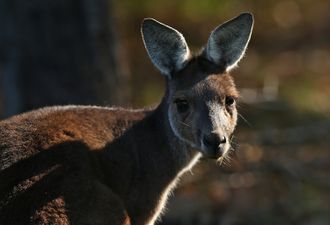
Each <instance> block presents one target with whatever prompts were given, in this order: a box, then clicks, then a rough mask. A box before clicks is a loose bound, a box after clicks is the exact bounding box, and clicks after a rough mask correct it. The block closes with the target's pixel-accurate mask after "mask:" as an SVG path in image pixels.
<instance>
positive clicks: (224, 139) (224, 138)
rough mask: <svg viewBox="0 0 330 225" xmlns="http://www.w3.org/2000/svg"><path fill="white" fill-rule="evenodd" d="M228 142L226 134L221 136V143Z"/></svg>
mask: <svg viewBox="0 0 330 225" xmlns="http://www.w3.org/2000/svg"><path fill="white" fill-rule="evenodd" d="M226 142H227V138H226V137H225V136H220V144H225V143H226Z"/></svg>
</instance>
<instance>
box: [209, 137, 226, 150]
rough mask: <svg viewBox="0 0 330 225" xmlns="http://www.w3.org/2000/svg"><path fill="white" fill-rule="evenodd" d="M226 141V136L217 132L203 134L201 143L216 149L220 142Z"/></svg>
mask: <svg viewBox="0 0 330 225" xmlns="http://www.w3.org/2000/svg"><path fill="white" fill-rule="evenodd" d="M226 142H227V138H226V137H225V136H224V135H218V134H213V133H212V134H209V135H204V137H203V143H204V145H205V146H207V147H208V148H212V149H218V148H219V146H220V145H221V144H225V143H226Z"/></svg>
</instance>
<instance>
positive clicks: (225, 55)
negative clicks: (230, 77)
mask: <svg viewBox="0 0 330 225" xmlns="http://www.w3.org/2000/svg"><path fill="white" fill-rule="evenodd" d="M252 29H253V16H252V14H250V13H242V14H240V15H239V16H237V17H235V18H234V19H232V20H229V21H227V22H226V23H223V24H221V25H220V26H218V27H217V28H215V29H214V30H213V31H212V33H211V35H210V37H209V40H208V42H207V45H206V48H205V50H204V54H206V57H207V59H209V60H210V61H211V62H213V63H215V64H216V65H219V66H223V67H224V69H225V71H230V70H231V69H232V68H234V67H235V66H236V65H237V63H238V62H239V61H240V60H241V58H242V57H243V56H244V53H245V50H246V47H247V45H248V43H249V40H250V37H251V33H252Z"/></svg>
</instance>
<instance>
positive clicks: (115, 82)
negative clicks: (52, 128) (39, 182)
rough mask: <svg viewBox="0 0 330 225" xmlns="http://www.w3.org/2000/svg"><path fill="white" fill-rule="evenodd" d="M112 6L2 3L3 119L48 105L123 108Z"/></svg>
mask: <svg viewBox="0 0 330 225" xmlns="http://www.w3.org/2000/svg"><path fill="white" fill-rule="evenodd" d="M110 3H111V1H110V0H56V1H54V0H29V1H25V0H0V31H1V32H0V76H1V77H0V78H1V84H2V87H1V89H2V96H1V97H2V99H3V110H4V111H3V112H2V113H3V115H4V116H9V115H13V114H16V113H20V112H23V111H27V110H31V109H35V108H38V107H42V106H49V105H63V104H93V105H95V104H96V105H104V104H119V103H121V102H122V101H123V97H124V95H123V94H121V93H123V91H122V90H123V86H122V85H123V83H124V82H122V81H121V79H122V78H121V77H120V76H119V73H118V67H117V65H118V64H117V62H116V59H117V50H116V49H117V44H116V40H115V37H114V30H113V24H112V23H113V18H112V17H111V4H110Z"/></svg>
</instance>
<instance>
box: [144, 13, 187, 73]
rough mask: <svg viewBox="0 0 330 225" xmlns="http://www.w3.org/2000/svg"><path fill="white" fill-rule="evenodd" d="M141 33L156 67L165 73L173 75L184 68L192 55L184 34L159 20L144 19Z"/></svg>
mask: <svg viewBox="0 0 330 225" xmlns="http://www.w3.org/2000/svg"><path fill="white" fill-rule="evenodd" d="M141 33H142V38H143V42H144V46H145V48H146V49H147V52H148V55H149V57H150V59H151V61H152V63H153V64H154V65H155V66H156V68H157V69H158V70H159V71H160V72H161V73H162V74H164V75H166V76H168V77H169V78H171V75H172V74H173V73H174V72H176V71H178V70H180V69H182V68H183V67H184V66H185V64H186V62H187V60H188V59H189V57H190V51H189V48H188V45H187V43H186V41H185V39H184V37H183V35H182V34H181V33H180V32H178V31H177V30H175V29H173V28H172V27H169V26H167V25H165V24H163V23H160V22H158V21H157V20H154V19H151V18H147V19H144V20H143V23H142V26H141Z"/></svg>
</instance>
